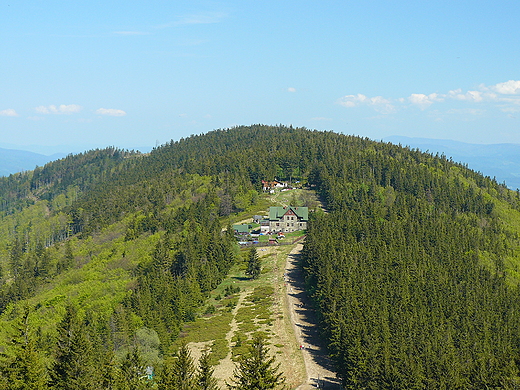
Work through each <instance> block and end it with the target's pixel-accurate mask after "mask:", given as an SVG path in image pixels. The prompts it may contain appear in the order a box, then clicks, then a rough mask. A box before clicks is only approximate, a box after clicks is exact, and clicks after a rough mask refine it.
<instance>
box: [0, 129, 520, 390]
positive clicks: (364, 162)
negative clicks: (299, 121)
mask: <svg viewBox="0 0 520 390" xmlns="http://www.w3.org/2000/svg"><path fill="white" fill-rule="evenodd" d="M274 179H279V180H287V181H292V182H295V181H299V182H300V184H301V185H304V186H309V187H310V188H313V189H315V190H316V191H317V192H318V194H319V195H320V197H321V199H322V201H323V203H324V204H325V207H326V209H327V212H326V213H324V212H322V211H319V210H318V211H316V212H311V213H309V214H310V215H309V223H308V230H307V238H306V241H305V245H304V250H303V264H302V266H303V269H304V271H305V277H306V284H307V289H308V290H309V292H310V293H311V295H312V297H313V299H314V302H315V304H316V306H317V308H318V311H319V314H320V319H321V322H322V329H323V337H324V338H325V339H326V340H327V344H328V346H329V350H330V354H331V356H332V358H333V360H334V362H335V367H336V372H337V374H338V375H339V376H340V377H341V379H342V381H343V384H344V386H345V387H346V388H349V389H385V388H388V389H390V388H391V389H413V388H416V389H442V388H445V389H448V388H449V389H481V388H500V389H513V388H516V387H518V386H520V375H519V368H520V367H519V365H520V315H519V314H520V313H519V308H520V294H519V289H518V285H519V281H520V251H519V246H518V237H519V232H520V195H519V193H518V192H514V191H511V190H509V189H507V188H506V187H505V186H504V185H501V184H499V183H497V182H496V181H495V180H492V179H490V178H489V177H483V176H482V175H481V174H479V173H476V172H474V171H472V170H470V169H468V168H467V167H466V166H464V165H463V164H458V163H454V162H453V161H450V160H449V159H447V158H446V157H445V156H443V155H431V154H428V153H423V152H420V151H418V150H412V149H409V148H403V147H401V146H397V145H393V144H390V143H384V142H375V141H372V140H369V139H367V138H360V137H356V136H347V135H343V134H337V133H334V132H320V131H312V130H308V129H305V128H293V127H285V126H265V125H253V126H248V127H243V126H240V127H235V128H231V129H223V130H215V131H212V132H209V133H207V134H202V135H194V136H191V137H188V138H185V139H181V140H179V141H171V142H170V143H168V144H166V145H163V146H160V147H157V148H155V149H154V150H152V152H151V153H149V154H140V153H137V152H133V151H125V150H119V149H116V148H107V149H103V150H92V151H89V152H85V153H82V154H78V155H69V156H67V157H66V158H63V159H61V160H58V161H55V162H51V163H48V164H46V165H45V166H44V167H41V168H37V169H36V170H34V171H29V172H24V173H20V174H15V175H11V176H9V177H4V178H0V312H1V317H0V321H1V323H2V327H0V352H1V353H2V356H1V358H0V370H1V371H2V373H3V375H2V376H1V378H2V379H0V385H1V387H2V388H13V389H18V388H20V389H21V388H26V387H23V385H24V383H25V384H26V383H29V381H32V382H31V383H35V385H34V387H32V388H34V389H40V388H42V389H46V388H53V389H62V388H63V389H65V388H67V389H76V388H77V389H80V388H81V389H82V388H85V389H86V388H88V389H108V388H112V389H123V388H128V387H124V386H126V385H125V383H126V384H128V383H130V382H131V381H132V380H133V379H132V378H133V376H132V375H134V376H135V375H137V376H139V375H138V374H139V373H140V374H142V373H143V372H144V371H143V370H144V369H145V368H146V367H147V366H153V367H161V366H163V365H164V364H165V363H164V362H168V361H170V360H169V356H172V354H173V353H174V351H172V349H171V346H172V345H173V343H174V342H175V340H176V339H177V338H178V336H179V331H180V329H181V326H182V324H183V323H184V322H186V321H192V320H193V319H195V318H196V317H197V316H198V315H200V312H201V307H202V306H203V304H204V300H205V299H206V297H207V296H208V294H209V292H210V291H211V290H213V289H214V288H215V287H217V286H218V284H219V283H220V281H221V280H222V279H223V278H224V277H225V276H226V274H227V272H228V271H229V269H230V267H231V266H232V265H233V264H234V263H235V262H237V261H243V260H242V259H243V258H247V254H246V255H245V256H244V255H242V254H241V253H240V252H239V249H238V246H237V244H236V239H235V238H234V237H233V235H232V229H231V227H230V226H231V224H232V223H234V222H237V221H239V220H240V218H241V217H243V216H244V215H247V213H248V211H249V210H252V207H258V205H259V204H262V202H265V198H264V195H263V193H262V180H269V181H272V180H274ZM78 355H81V356H82V358H81V359H76V358H74V356H78ZM132 359H134V360H133V363H132ZM137 362H138V363H137ZM163 363H164V364H163ZM125 364H126V365H125ZM166 366H167V364H166ZM124 367H126V368H124ZM128 367H141V368H139V369H136V370H137V371H135V370H134V371H132V369H130V368H128ZM125 370H126V371H125ZM136 372H137V373H136ZM160 372H161V371H160V370H159V371H158V373H159V374H158V376H157V383H159V386H160V383H161V382H160V381H161V380H162V379H160V378H161V377H160ZM163 372H164V371H163ZM165 377H166V376H163V378H165ZM2 381H4V382H2ZM134 382H135V383H136V385H135V386H137V387H131V388H152V387H153V385H154V384H153V383H155V381H154V380H137V381H134ZM134 382H132V383H134ZM71 383H74V384H71ZM9 386H10V387H9ZM147 386H148V387H147Z"/></svg>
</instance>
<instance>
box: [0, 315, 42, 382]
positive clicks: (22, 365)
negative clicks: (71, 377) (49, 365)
mask: <svg viewBox="0 0 520 390" xmlns="http://www.w3.org/2000/svg"><path fill="white" fill-rule="evenodd" d="M23 310H24V312H23V314H22V316H20V317H19V319H18V320H17V323H16V333H15V335H14V337H13V338H12V339H11V346H12V348H13V351H12V354H9V355H7V356H6V358H5V360H4V361H3V364H2V366H1V367H0V374H1V377H2V379H3V380H4V382H2V381H0V384H1V385H2V388H5V389H10V390H45V389H47V383H46V382H47V369H46V367H45V363H44V360H43V356H42V355H41V353H40V352H38V350H37V348H36V341H35V339H34V336H33V334H32V331H31V329H30V326H29V314H30V309H29V308H28V307H24V309H23Z"/></svg>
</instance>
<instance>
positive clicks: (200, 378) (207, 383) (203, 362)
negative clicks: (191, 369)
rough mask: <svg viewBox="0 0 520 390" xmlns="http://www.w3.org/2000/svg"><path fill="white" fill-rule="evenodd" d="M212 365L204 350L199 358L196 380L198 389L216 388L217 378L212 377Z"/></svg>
mask: <svg viewBox="0 0 520 390" xmlns="http://www.w3.org/2000/svg"><path fill="white" fill-rule="evenodd" d="M213 371H214V370H213V367H212V366H211V364H210V362H209V353H208V351H204V353H203V354H202V356H201V357H200V359H199V367H198V371H197V374H196V381H197V384H198V388H199V389H200V390H218V386H217V380H216V379H215V378H214V377H213Z"/></svg>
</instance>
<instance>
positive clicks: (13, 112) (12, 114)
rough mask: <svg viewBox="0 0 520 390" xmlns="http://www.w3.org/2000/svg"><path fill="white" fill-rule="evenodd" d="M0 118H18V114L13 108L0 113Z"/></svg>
mask: <svg viewBox="0 0 520 390" xmlns="http://www.w3.org/2000/svg"><path fill="white" fill-rule="evenodd" d="M0 116H18V113H17V112H16V111H15V110H14V109H13V108H8V109H7V110H2V111H0Z"/></svg>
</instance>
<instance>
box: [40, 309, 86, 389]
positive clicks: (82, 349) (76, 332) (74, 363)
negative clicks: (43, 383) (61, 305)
mask: <svg viewBox="0 0 520 390" xmlns="http://www.w3.org/2000/svg"><path fill="white" fill-rule="evenodd" d="M91 351H92V346H91V344H90V340H89V338H88V334H87V332H86V330H85V326H84V324H83V321H82V319H81V318H80V315H79V313H78V310H77V308H76V306H73V305H68V306H67V308H66V312H65V316H64V317H63V320H62V321H61V323H60V324H59V325H58V342H57V345H56V356H55V361H54V365H53V367H52V369H51V372H50V374H51V375H50V376H51V381H50V385H51V387H52V389H54V390H90V389H93V388H95V385H94V383H93V381H94V375H93V373H94V370H95V369H96V367H94V365H93V364H92V354H91Z"/></svg>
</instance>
